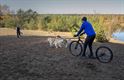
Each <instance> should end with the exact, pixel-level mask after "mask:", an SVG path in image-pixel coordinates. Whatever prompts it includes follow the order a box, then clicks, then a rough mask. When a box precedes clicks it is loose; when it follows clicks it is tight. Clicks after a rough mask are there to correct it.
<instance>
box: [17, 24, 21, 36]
mask: <svg viewBox="0 0 124 80" xmlns="http://www.w3.org/2000/svg"><path fill="white" fill-rule="evenodd" d="M16 34H17V38H20V36H21V31H20V26H19V25H17V27H16Z"/></svg>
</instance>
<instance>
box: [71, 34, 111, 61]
mask: <svg viewBox="0 0 124 80" xmlns="http://www.w3.org/2000/svg"><path fill="white" fill-rule="evenodd" d="M80 36H81V35H79V36H78V40H77V41H72V42H71V43H70V45H69V51H70V53H71V54H72V55H73V56H80V55H81V53H82V52H83V46H84V42H83V40H81V37H80ZM75 51H76V52H75ZM107 52H108V53H107ZM95 55H96V59H98V60H99V61H100V62H102V63H108V62H111V61H112V59H113V52H112V50H111V49H110V48H109V47H106V46H99V47H98V48H97V49H96V51H95Z"/></svg>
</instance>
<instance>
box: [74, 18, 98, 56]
mask: <svg viewBox="0 0 124 80" xmlns="http://www.w3.org/2000/svg"><path fill="white" fill-rule="evenodd" d="M82 31H84V32H83V33H81V32H82ZM85 33H86V35H87V37H86V39H85V42H84V52H83V54H82V55H81V57H83V56H85V52H86V48H87V45H88V46H89V49H90V55H89V58H95V57H94V56H93V51H92V43H93V41H94V39H95V37H96V33H95V31H94V29H93V26H92V24H91V23H90V22H88V21H87V17H83V18H82V25H81V27H80V30H79V31H78V33H77V34H76V35H74V37H77V36H79V35H80V34H85Z"/></svg>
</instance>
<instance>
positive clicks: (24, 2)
mask: <svg viewBox="0 0 124 80" xmlns="http://www.w3.org/2000/svg"><path fill="white" fill-rule="evenodd" d="M0 4H2V5H3V4H6V5H8V6H9V7H10V9H11V10H14V11H16V10H18V9H20V8H21V9H24V10H27V9H32V10H34V11H37V12H38V13H40V14H48V13H50V14H83V13H85V14H93V13H95V12H96V13H101V14H124V0H0Z"/></svg>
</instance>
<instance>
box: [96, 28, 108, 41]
mask: <svg viewBox="0 0 124 80" xmlns="http://www.w3.org/2000/svg"><path fill="white" fill-rule="evenodd" d="M96 41H98V42H108V39H107V36H106V35H105V31H104V30H101V29H100V30H99V31H98V32H97V34H96Z"/></svg>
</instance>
